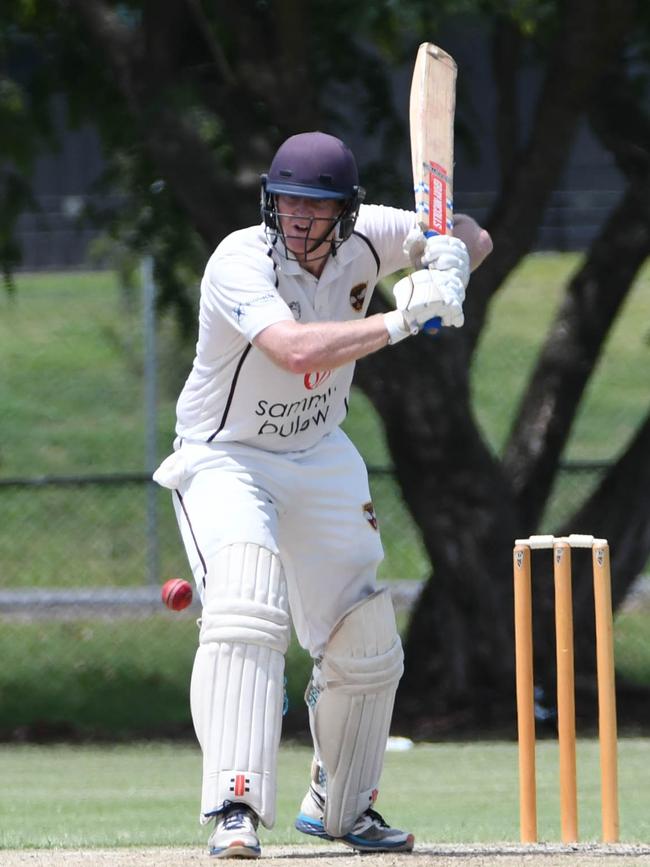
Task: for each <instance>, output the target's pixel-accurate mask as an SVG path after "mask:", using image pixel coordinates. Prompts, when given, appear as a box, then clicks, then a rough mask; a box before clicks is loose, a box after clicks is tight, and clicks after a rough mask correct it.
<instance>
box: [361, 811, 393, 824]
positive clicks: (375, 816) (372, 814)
mask: <svg viewBox="0 0 650 867" xmlns="http://www.w3.org/2000/svg"><path fill="white" fill-rule="evenodd" d="M363 815H364V816H367V817H368V818H369V819H371V820H372V821H373V822H376V823H377V824H378V825H379V827H380V828H388V827H390V826H389V824H388V822H386V820H385V819H384V817H383V816H382V815H381V813H378V812H377V811H376V810H373V809H372V807H369V808H368V809H367V810H366V811H365V813H364V814H363Z"/></svg>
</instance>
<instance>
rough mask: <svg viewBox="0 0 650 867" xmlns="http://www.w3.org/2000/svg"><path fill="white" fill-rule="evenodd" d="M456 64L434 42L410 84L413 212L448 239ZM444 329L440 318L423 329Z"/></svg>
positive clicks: (425, 46) (421, 51) (426, 45)
mask: <svg viewBox="0 0 650 867" xmlns="http://www.w3.org/2000/svg"><path fill="white" fill-rule="evenodd" d="M455 110H456V62H455V61H454V59H453V57H451V55H449V54H447V52H446V51H443V50H442V48H438V46H437V45H434V44H433V43H432V42H423V43H422V45H420V47H419V48H418V53H417V56H416V58H415V68H414V69H413V78H412V80H411V95H410V103H409V126H410V134H411V162H412V165H413V188H414V191H415V212H416V214H417V220H418V223H419V225H420V228H421V229H422V231H423V233H424V234H425V235H426V236H427V237H429V236H430V235H446V234H448V233H449V232H451V231H452V229H453V225H454V205H453V195H452V194H453V172H454V112H455ZM440 327H441V322H440V318H439V317H435V319H430V320H429V321H428V322H426V323H425V325H424V330H425V331H435V330H437V329H438V328H440Z"/></svg>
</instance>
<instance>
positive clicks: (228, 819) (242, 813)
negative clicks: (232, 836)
mask: <svg viewBox="0 0 650 867" xmlns="http://www.w3.org/2000/svg"><path fill="white" fill-rule="evenodd" d="M246 820H249V821H252V819H251V817H250V815H249V813H248V810H246V809H245V808H237V809H234V810H233V809H231V810H230V811H229V812H228V813H226V815H225V816H224V817H223V827H224V829H225V830H226V831H236V830H238V829H240V828H244V827H246Z"/></svg>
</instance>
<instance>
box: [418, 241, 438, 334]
mask: <svg viewBox="0 0 650 867" xmlns="http://www.w3.org/2000/svg"><path fill="white" fill-rule="evenodd" d="M438 234H439V233H438V232H434V231H433V229H427V230H426V232H424V237H425V238H431V237H432V236H433V235H438ZM441 328H442V319H441V318H440V317H439V316H434V317H433V318H432V319H427V321H426V322H425V323H424V325H423V326H422V330H423V331H424V333H425V334H428V335H429V336H430V337H435V335H436V334H437V333H438V332H439V331H440V329H441Z"/></svg>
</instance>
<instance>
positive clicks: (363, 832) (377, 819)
mask: <svg viewBox="0 0 650 867" xmlns="http://www.w3.org/2000/svg"><path fill="white" fill-rule="evenodd" d="M323 806H324V801H323V798H322V797H321V795H320V794H319V793H318V792H317V791H316V790H315V788H314V786H310V789H309V791H308V792H307V794H306V795H305V797H304V798H303V801H302V804H301V806H300V813H299V814H298V818H297V819H296V823H295V825H296V828H297V829H298V830H299V831H302V833H303V834H310V835H311V836H312V837H320V838H321V839H322V840H336V841H337V842H339V843H345V845H346V846H350V847H351V848H352V849H356V850H357V851H358V852H410V851H411V850H412V849H413V843H414V840H415V838H414V837H413V834H407V833H406V832H405V831H400V830H398V829H397V828H391V827H390V825H389V824H388V823H387V822H385V821H384V819H383V818H382V816H380V815H379V813H378V812H377V811H376V810H373V809H368V810H366V811H365V813H362V814H361V815H360V816H359V818H358V819H357V821H356V822H355V823H354V825H353V826H352V828H351V830H350V831H348V833H347V834H345V835H344V836H343V837H333V836H332V835H331V834H328V833H327V831H326V830H325V825H324V824H323Z"/></svg>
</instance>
